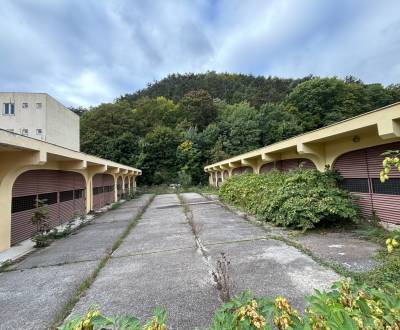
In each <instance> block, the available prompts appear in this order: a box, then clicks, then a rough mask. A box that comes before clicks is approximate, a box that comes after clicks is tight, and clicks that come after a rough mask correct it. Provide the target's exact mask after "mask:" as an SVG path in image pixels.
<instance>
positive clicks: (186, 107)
mask: <svg viewBox="0 0 400 330" xmlns="http://www.w3.org/2000/svg"><path fill="white" fill-rule="evenodd" d="M180 109H181V111H182V115H183V118H185V119H186V120H187V121H188V122H189V123H191V124H192V125H193V126H196V127H198V129H199V130H203V129H204V128H205V127H207V125H208V124H210V123H211V122H213V121H214V120H215V119H216V117H217V109H216V107H215V105H214V102H213V99H212V98H211V96H210V94H209V93H208V92H207V91H205V90H198V91H191V92H189V93H187V94H186V95H185V96H184V97H183V98H182V99H181V102H180Z"/></svg>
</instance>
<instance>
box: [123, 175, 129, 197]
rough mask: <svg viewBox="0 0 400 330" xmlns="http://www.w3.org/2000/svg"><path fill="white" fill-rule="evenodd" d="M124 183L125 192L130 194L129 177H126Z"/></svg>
mask: <svg viewBox="0 0 400 330" xmlns="http://www.w3.org/2000/svg"><path fill="white" fill-rule="evenodd" d="M124 185H125V194H128V193H129V177H125V182H124Z"/></svg>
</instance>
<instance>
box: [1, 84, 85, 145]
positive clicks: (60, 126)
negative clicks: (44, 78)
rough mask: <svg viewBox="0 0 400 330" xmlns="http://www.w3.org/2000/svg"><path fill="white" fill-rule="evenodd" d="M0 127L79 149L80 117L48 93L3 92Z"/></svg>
mask: <svg viewBox="0 0 400 330" xmlns="http://www.w3.org/2000/svg"><path fill="white" fill-rule="evenodd" d="M0 106H1V113H0V128H2V129H6V130H8V131H10V132H13V133H16V134H20V135H24V136H28V137H31V138H34V139H38V140H42V141H46V142H48V143H53V144H56V145H59V146H61V147H64V148H68V149H72V150H75V151H79V149H80V143H79V116H78V115H77V114H75V113H74V112H72V111H71V110H69V109H67V108H66V107H65V106H63V105H62V104H61V103H60V102H58V101H57V100H55V99H54V98H52V97H51V96H50V95H48V94H46V93H9V92H0Z"/></svg>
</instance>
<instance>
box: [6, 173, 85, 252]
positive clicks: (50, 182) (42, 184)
mask: <svg viewBox="0 0 400 330" xmlns="http://www.w3.org/2000/svg"><path fill="white" fill-rule="evenodd" d="M38 199H40V200H43V201H45V203H46V205H47V208H48V209H49V221H48V224H49V226H50V227H51V228H53V227H56V226H58V225H61V224H63V223H65V222H67V221H69V220H70V219H71V218H72V217H73V215H74V214H76V213H79V214H85V213H86V184H85V179H84V177H83V176H82V175H81V174H79V173H76V172H70V171H57V170H30V171H27V172H24V173H22V174H21V175H20V176H18V178H17V179H16V180H15V182H14V185H13V189H12V207H11V213H12V214H11V245H14V244H17V243H20V242H22V241H23V240H26V239H28V238H30V237H32V235H33V234H34V233H35V230H36V228H35V226H34V225H33V224H32V220H31V219H32V216H33V214H34V211H35V208H36V201H37V200H38Z"/></svg>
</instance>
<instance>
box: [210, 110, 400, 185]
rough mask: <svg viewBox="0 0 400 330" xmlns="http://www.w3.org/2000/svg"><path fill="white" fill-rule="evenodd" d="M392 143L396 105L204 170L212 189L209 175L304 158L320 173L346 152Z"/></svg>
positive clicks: (398, 132)
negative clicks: (238, 168)
mask: <svg viewBox="0 0 400 330" xmlns="http://www.w3.org/2000/svg"><path fill="white" fill-rule="evenodd" d="M396 141H400V103H395V104H393V105H390V106H387V107H384V108H381V109H377V110H375V111H371V112H369V113H366V114H364V115H361V116H357V117H354V118H351V119H348V120H345V121H342V122H339V123H337V124H334V125H330V126H327V127H324V128H321V129H318V130H315V131H312V132H310V133H305V134H302V135H299V136H296V137H293V138H290V139H287V140H284V141H281V142H278V143H275V144H272V145H269V146H266V147H263V148H260V149H257V150H254V151H250V152H247V153H245V154H242V155H238V156H235V157H232V158H229V159H226V160H223V161H221V162H218V163H215V164H211V165H208V166H206V167H205V168H204V170H205V171H206V172H208V173H209V174H210V178H209V183H210V184H211V185H214V186H215V185H216V182H217V181H216V179H215V176H214V175H212V174H215V173H223V171H224V170H228V173H229V176H232V171H233V169H234V168H237V167H242V166H250V167H251V168H252V169H253V172H254V173H257V174H258V173H260V169H261V167H262V166H263V165H264V164H267V163H270V162H274V161H278V160H285V159H293V158H306V159H309V160H311V161H312V162H313V163H314V164H315V166H316V167H317V169H318V170H320V171H324V170H325V168H326V167H327V166H329V167H331V166H332V165H333V163H334V161H335V159H337V157H339V156H340V155H342V154H344V153H346V152H349V151H353V150H358V149H363V148H367V147H372V146H376V145H382V144H386V143H391V142H396Z"/></svg>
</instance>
